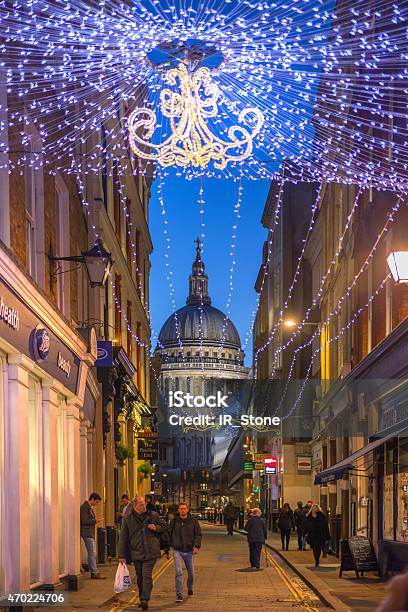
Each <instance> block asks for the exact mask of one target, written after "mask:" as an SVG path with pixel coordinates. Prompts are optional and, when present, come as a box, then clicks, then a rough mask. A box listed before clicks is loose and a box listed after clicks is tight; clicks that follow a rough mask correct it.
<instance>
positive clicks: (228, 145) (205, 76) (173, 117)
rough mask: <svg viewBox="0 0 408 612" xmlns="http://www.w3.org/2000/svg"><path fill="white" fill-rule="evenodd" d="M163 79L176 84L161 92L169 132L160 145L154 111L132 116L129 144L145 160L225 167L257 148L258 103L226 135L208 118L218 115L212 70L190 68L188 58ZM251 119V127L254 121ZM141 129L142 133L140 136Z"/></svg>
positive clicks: (217, 91)
mask: <svg viewBox="0 0 408 612" xmlns="http://www.w3.org/2000/svg"><path fill="white" fill-rule="evenodd" d="M164 80H165V82H166V83H168V84H169V85H171V86H174V87H176V88H177V89H178V91H175V90H174V89H170V88H165V89H163V90H162V91H161V93H160V110H161V113H162V115H163V116H164V117H167V118H168V119H169V121H170V128H171V134H170V136H168V138H166V140H165V141H164V142H162V143H160V144H154V143H152V142H150V138H151V137H152V135H153V133H154V131H155V128H156V123H157V119H156V113H155V111H154V110H151V109H149V108H147V107H143V108H137V109H136V110H135V111H133V113H132V114H131V115H130V117H129V138H130V144H131V147H132V149H133V151H134V153H136V155H138V156H139V157H141V158H142V159H149V160H154V161H156V162H158V163H159V164H160V165H161V166H165V167H168V166H182V167H185V166H189V165H191V166H193V167H194V168H205V167H206V166H207V165H208V164H209V163H210V162H214V167H215V168H217V169H220V170H222V169H224V168H225V167H226V166H227V164H228V163H229V162H237V161H242V160H244V159H246V158H247V157H249V156H250V155H251V153H252V149H253V139H254V138H255V136H257V135H258V134H259V132H260V130H261V128H262V125H263V120H264V118H263V114H262V113H261V111H260V110H259V109H257V108H254V107H251V108H245V109H244V110H242V111H241V112H240V113H239V115H238V123H239V125H232V126H230V127H229V128H228V140H225V139H224V138H222V137H220V136H219V135H217V134H215V133H214V132H213V131H212V130H211V127H210V126H209V124H208V123H207V120H208V119H210V118H211V117H217V115H218V112H219V111H218V101H219V98H220V89H219V87H218V85H217V84H216V83H215V82H214V81H213V80H212V78H211V74H210V70H209V68H206V67H200V68H198V69H197V70H193V71H191V70H190V69H189V67H188V66H186V65H185V64H184V63H180V65H179V66H178V67H177V68H171V69H170V70H168V71H167V72H166V73H165V76H164ZM251 123H252V126H251ZM141 132H142V134H143V133H144V134H143V135H140V134H141Z"/></svg>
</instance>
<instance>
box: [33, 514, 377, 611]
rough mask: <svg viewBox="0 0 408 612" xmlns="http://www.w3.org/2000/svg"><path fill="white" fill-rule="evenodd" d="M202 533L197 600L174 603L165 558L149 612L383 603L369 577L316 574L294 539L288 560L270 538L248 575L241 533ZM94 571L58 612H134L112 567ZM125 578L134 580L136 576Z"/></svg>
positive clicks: (133, 597) (335, 567)
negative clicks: (116, 589)
mask: <svg viewBox="0 0 408 612" xmlns="http://www.w3.org/2000/svg"><path fill="white" fill-rule="evenodd" d="M202 528H203V534H204V537H203V548H202V550H201V551H200V553H199V554H198V555H197V557H196V559H195V563H196V582H195V586H194V596H193V597H191V598H188V597H186V598H185V601H184V602H183V603H182V604H176V603H175V589H174V569H173V561H172V559H170V561H167V559H166V558H165V557H162V559H160V560H159V561H158V562H157V564H156V566H155V571H154V575H153V577H154V588H153V596H152V600H151V603H150V606H149V610H153V611H154V610H156V611H159V610H180V609H181V610H185V611H188V610H194V611H195V612H201V611H203V612H220V611H221V612H222V610H223V609H224V608H228V609H231V610H235V611H236V612H238V611H239V612H240V611H241V610H251V611H252V612H253V610H256V611H257V612H269V611H271V612H272V611H273V610H280V611H283V610H285V609H293V608H298V609H299V608H300V609H302V610H306V611H309V612H329V610H337V611H339V612H368V611H373V612H374V611H375V609H376V607H377V606H378V604H379V602H380V601H381V599H382V597H383V595H384V590H385V583H384V581H382V580H380V579H379V578H378V577H376V576H375V575H374V574H372V575H371V574H369V575H366V576H365V577H364V578H359V579H357V578H356V577H355V575H354V574H353V573H351V572H347V573H346V574H343V577H342V578H339V567H340V564H339V560H338V559H336V558H335V557H332V556H328V557H327V558H326V559H322V560H321V566H320V567H319V568H315V567H314V560H313V556H312V553H311V551H298V550H297V538H296V536H295V537H293V539H292V540H291V543H290V546H291V548H290V550H289V551H287V552H286V551H282V550H280V548H281V543H280V538H279V536H278V534H270V535H269V542H268V544H269V547H270V548H269V552H268V558H266V556H265V554H264V552H263V554H262V570H261V571H259V572H256V571H251V570H250V569H249V568H248V548H247V543H246V538H245V537H244V536H243V535H242V534H241V533H238V532H235V533H234V535H233V537H230V536H228V535H227V534H226V529H225V527H224V526H222V525H213V524H208V523H204V522H203V523H202ZM266 564H267V565H268V566H267V565H266ZM99 569H100V572H101V574H103V575H105V576H106V577H107V579H106V580H100V581H98V580H91V579H90V578H88V576H87V575H86V576H85V579H84V585H83V588H82V589H81V590H80V591H78V592H70V593H68V592H65V595H66V597H67V603H66V605H65V606H63V607H60V608H59V609H60V610H94V611H97V610H106V611H107V612H120V611H126V612H130V611H132V612H133V611H135V612H136V611H137V610H139V608H138V607H137V604H138V603H139V598H138V594H137V590H136V589H135V588H134V586H133V588H132V590H131V591H129V592H127V593H122V594H120V595H116V594H115V593H113V583H114V577H115V573H116V569H117V564H116V563H115V562H112V564H109V565H104V566H99ZM130 571H131V575H132V579H133V580H134V569H133V568H132V569H131V570H130ZM32 609H33V608H31V610H32Z"/></svg>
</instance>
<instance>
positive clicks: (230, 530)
mask: <svg viewBox="0 0 408 612" xmlns="http://www.w3.org/2000/svg"><path fill="white" fill-rule="evenodd" d="M225 524H226V526H227V533H228V535H232V534H233V533H234V522H233V521H227V522H226V523H225Z"/></svg>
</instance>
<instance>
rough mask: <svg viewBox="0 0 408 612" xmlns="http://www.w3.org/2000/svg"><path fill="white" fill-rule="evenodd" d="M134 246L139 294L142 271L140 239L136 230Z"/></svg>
mask: <svg viewBox="0 0 408 612" xmlns="http://www.w3.org/2000/svg"><path fill="white" fill-rule="evenodd" d="M135 244H136V247H135V248H136V288H137V290H138V292H139V294H140V292H141V288H142V287H143V283H142V270H141V267H140V265H141V256H140V255H141V238H140V231H139V230H136V235H135Z"/></svg>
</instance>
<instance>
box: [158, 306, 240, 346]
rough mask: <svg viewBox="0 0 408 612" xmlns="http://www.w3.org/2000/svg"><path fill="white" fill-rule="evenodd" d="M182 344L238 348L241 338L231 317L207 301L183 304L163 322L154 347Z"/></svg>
mask: <svg viewBox="0 0 408 612" xmlns="http://www.w3.org/2000/svg"><path fill="white" fill-rule="evenodd" d="M179 338H180V340H181V342H182V344H183V345H190V346H194V345H196V346H200V345H203V346H214V345H215V346H217V345H221V346H223V347H225V348H234V349H238V350H240V348H241V340H240V337H239V334H238V332H237V330H236V328H235V325H234V324H233V323H232V321H231V320H230V319H229V318H228V317H227V316H226V315H224V314H223V313H222V312H221V310H218V308H214V306H211V304H202V305H201V304H187V306H184V307H183V308H180V309H179V310H177V311H176V312H175V313H174V314H172V315H171V316H170V317H169V318H168V319H167V321H166V322H165V324H164V325H163V327H162V329H161V331H160V334H159V339H158V343H157V344H158V348H170V347H172V346H174V347H176V346H178V344H179Z"/></svg>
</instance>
